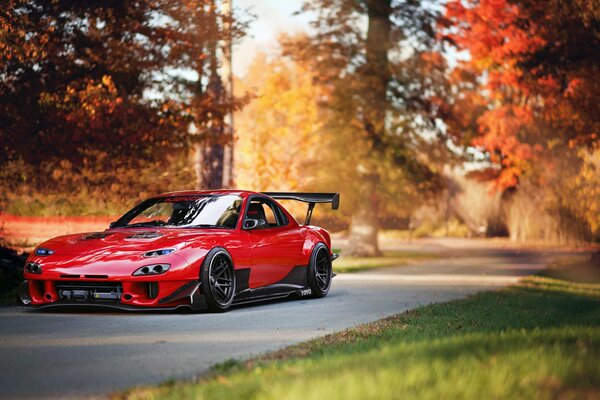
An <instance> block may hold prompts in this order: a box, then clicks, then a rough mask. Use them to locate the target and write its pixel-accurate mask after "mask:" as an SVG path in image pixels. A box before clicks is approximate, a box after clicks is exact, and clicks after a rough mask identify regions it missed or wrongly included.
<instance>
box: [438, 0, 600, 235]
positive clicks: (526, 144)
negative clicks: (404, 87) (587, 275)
mask: <svg viewBox="0 0 600 400" xmlns="http://www.w3.org/2000/svg"><path fill="white" fill-rule="evenodd" d="M592 3H593V2H588V1H583V0H577V1H571V2H562V1H555V0H551V1H541V0H539V1H538V0H536V1H521V0H479V1H474V0H473V1H458V0H456V1H450V2H448V4H447V7H446V14H445V18H444V19H443V20H442V21H441V22H442V24H443V25H444V26H445V27H446V29H447V30H446V35H444V39H446V40H448V41H449V42H450V43H452V44H453V45H455V46H456V47H457V48H458V49H459V50H463V51H467V52H468V55H469V57H468V58H467V59H466V60H464V61H462V62H460V63H459V65H458V66H457V68H456V70H455V71H454V72H453V77H454V78H456V79H454V92H455V96H454V97H453V98H452V99H451V100H453V102H452V101H451V102H450V104H449V108H448V110H449V111H448V113H447V114H446V122H447V125H448V127H449V131H450V132H451V133H452V134H453V135H454V136H455V137H457V138H460V139H462V140H463V143H465V144H467V145H474V146H476V147H477V148H478V149H480V150H481V151H483V152H484V154H485V155H486V156H487V158H488V160H489V161H491V162H492V163H493V165H494V168H493V169H492V172H494V176H493V178H494V179H495V182H496V186H497V188H499V189H500V190H506V189H511V190H512V192H513V193H514V192H515V189H516V192H517V194H518V192H519V191H521V192H524V193H522V194H518V195H517V196H513V203H515V202H520V203H519V204H522V205H523V204H524V203H525V202H529V203H530V206H529V208H530V209H531V210H535V212H536V213H537V214H543V213H548V218H549V219H553V220H554V221H555V222H556V225H557V227H558V228H556V230H557V232H558V233H557V234H556V235H555V237H557V238H559V239H560V240H563V239H562V238H564V237H565V236H568V235H569V232H572V235H573V236H574V237H576V238H577V239H584V240H589V239H591V238H593V237H598V236H597V235H598V230H597V229H596V228H594V226H596V225H595V224H594V223H593V219H594V218H597V215H598V214H597V211H594V212H588V211H589V210H590V209H594V210H597V207H593V206H591V208H590V209H582V206H583V207H585V206H584V205H585V204H589V203H590V201H591V202H592V203H593V202H594V200H592V199H593V198H594V197H593V196H594V195H593V193H595V190H594V186H595V185H597V182H596V180H595V179H593V178H592V177H591V175H590V174H589V172H588V173H583V172H582V171H589V170H590V169H591V170H594V168H596V167H595V166H594V165H595V163H594V161H593V158H594V157H595V156H594V154H597V152H598V148H599V145H600V141H599V140H598V132H599V131H600V121H599V120H598V118H597V116H598V115H599V114H600V97H599V96H600V94H599V93H600V86H599V85H600V83H599V81H598V79H597V77H598V72H599V70H598V68H599V65H600V64H599V63H598V60H599V58H598V52H597V49H598V46H599V45H600V39H599V37H598V34H597V26H598V20H599V18H600V9H599V8H598V7H597V6H594V5H593V4H592ZM465 77H467V79H464V78H465ZM465 82H468V83H467V84H465ZM465 132H468V134H466V135H465ZM574 180H575V181H577V182H578V185H579V192H578V193H579V194H580V196H579V200H577V201H573V200H574V196H571V195H566V192H565V188H567V187H572V186H573V181H574ZM528 192H529V193H528ZM534 194H535V196H534ZM533 198H537V199H539V200H538V201H537V203H535V204H534V203H533V202H532V199H533ZM515 204H516V203H515ZM523 207H524V205H523ZM509 219H510V218H509ZM512 220H513V222H514V224H513V225H514V229H513V232H511V236H513V237H518V238H520V239H525V238H527V237H528V235H527V234H526V233H523V232H525V231H526V230H527V229H526V227H523V226H521V225H519V224H520V223H521V222H522V221H524V220H525V218H524V217H523V216H522V215H521V214H519V216H517V217H515V218H512ZM509 222H510V221H509ZM532 225H538V226H540V225H541V226H548V225H550V224H537V223H536V224H532ZM517 231H518V232H519V233H518V234H517V233H516V232H517ZM594 232H595V233H594ZM534 236H544V237H545V238H546V237H547V233H546V232H541V233H540V232H538V233H536V234H535V235H533V236H529V237H534Z"/></svg>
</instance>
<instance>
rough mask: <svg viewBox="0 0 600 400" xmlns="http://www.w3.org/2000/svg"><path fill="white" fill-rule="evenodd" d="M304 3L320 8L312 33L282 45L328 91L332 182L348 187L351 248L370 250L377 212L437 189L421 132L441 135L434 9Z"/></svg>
mask: <svg viewBox="0 0 600 400" xmlns="http://www.w3.org/2000/svg"><path fill="white" fill-rule="evenodd" d="M303 10H304V11H311V12H314V13H316V14H317V18H316V19H315V20H314V21H313V28H314V31H315V33H314V34H313V35H311V36H309V37H306V38H305V39H304V40H292V41H289V42H288V43H287V44H286V51H287V54H289V55H291V56H292V57H294V58H295V59H302V60H303V62H305V63H306V64H307V65H311V71H313V74H314V75H315V79H316V80H317V81H318V82H319V84H320V85H322V87H323V88H324V90H325V94H324V96H323V98H322V102H321V105H322V107H323V108H324V109H325V110H326V111H327V113H326V115H325V121H326V122H325V126H324V130H326V131H327V132H329V133H330V134H331V135H332V136H333V137H334V138H335V139H334V140H333V143H335V146H334V147H332V148H331V149H330V150H331V154H330V156H329V158H330V159H333V160H335V161H336V162H337V163H338V165H337V169H336V172H338V174H332V175H333V176H331V180H332V181H336V182H335V183H334V185H340V182H343V184H344V186H345V190H346V191H350V192H351V193H352V195H351V196H349V198H348V196H346V197H345V199H346V200H345V203H344V204H345V205H346V206H347V207H349V208H350V209H351V210H353V216H352V223H351V226H350V236H349V243H350V246H349V253H350V254H353V255H362V256H372V255H377V254H378V253H379V247H378V242H377V234H378V231H379V223H378V220H379V217H380V215H381V214H382V213H383V212H384V210H385V211H391V210H393V211H394V212H396V213H398V212H402V213H410V210H411V209H412V208H414V206H415V204H416V202H415V201H414V199H415V198H425V197H427V195H428V194H430V193H431V192H433V191H435V190H436V189H437V188H439V183H440V182H439V177H438V175H437V174H436V172H435V171H433V170H432V169H430V168H429V166H428V162H427V159H426V157H425V156H424V154H423V152H421V151H420V148H421V147H422V145H423V144H424V143H425V142H426V140H424V134H425V133H430V134H431V133H433V135H432V136H434V137H435V134H436V133H439V131H438V126H437V124H436V121H435V114H436V113H437V108H438V107H437V103H436V101H435V95H436V94H437V93H438V92H439V89H440V88H441V87H442V86H443V81H444V78H443V73H442V71H443V69H444V68H445V65H444V62H443V59H442V58H441V57H439V54H437V53H436V52H435V51H434V47H433V46H434V40H433V38H434V35H433V30H432V24H433V22H434V20H435V13H434V12H432V11H431V10H429V9H427V8H426V7H423V6H422V5H421V2H420V1H408V2H402V1H391V0H370V1H360V2H358V1H350V0H320V1H316V2H307V3H305V5H304V8H303ZM365 20H366V22H367V30H366V32H365V31H364V29H363V28H362V27H363V26H364V25H363V22H364V21H365ZM336 142H337V143H336ZM429 144H431V141H430V142H429ZM330 172H332V171H331V170H330ZM330 187H332V186H330ZM348 200H350V201H348Z"/></svg>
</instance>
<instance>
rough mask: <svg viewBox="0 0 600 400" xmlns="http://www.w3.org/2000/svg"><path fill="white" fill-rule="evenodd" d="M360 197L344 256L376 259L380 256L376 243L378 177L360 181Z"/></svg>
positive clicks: (377, 229) (377, 230) (377, 228)
mask: <svg viewBox="0 0 600 400" xmlns="http://www.w3.org/2000/svg"><path fill="white" fill-rule="evenodd" d="M362 183H363V185H362V189H361V197H360V199H359V200H358V201H359V203H358V205H357V207H356V209H355V212H354V214H353V215H352V222H351V224H350V235H349V236H348V248H347V249H345V250H344V255H349V256H354V257H376V256H379V255H381V252H380V251H379V245H378V241H377V234H378V232H379V216H378V210H377V209H378V203H379V202H378V200H377V195H376V190H377V183H378V177H377V176H375V175H371V176H369V177H366V178H365V179H363V180H362Z"/></svg>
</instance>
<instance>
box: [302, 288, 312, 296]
mask: <svg viewBox="0 0 600 400" xmlns="http://www.w3.org/2000/svg"><path fill="white" fill-rule="evenodd" d="M311 294H312V290H310V288H309V289H302V290H301V291H300V296H310V295H311Z"/></svg>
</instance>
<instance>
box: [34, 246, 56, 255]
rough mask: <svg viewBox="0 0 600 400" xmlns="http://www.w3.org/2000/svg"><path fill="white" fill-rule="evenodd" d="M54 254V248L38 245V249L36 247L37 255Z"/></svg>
mask: <svg viewBox="0 0 600 400" xmlns="http://www.w3.org/2000/svg"><path fill="white" fill-rule="evenodd" d="M52 254H54V250H50V249H45V248H43V247H38V248H37V249H35V255H36V256H50V255H52Z"/></svg>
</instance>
